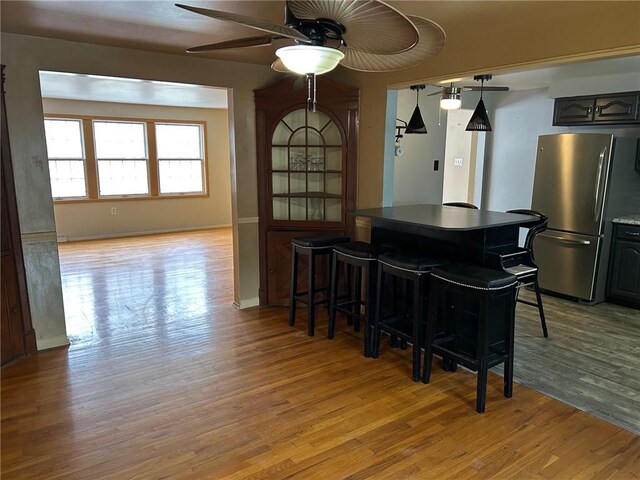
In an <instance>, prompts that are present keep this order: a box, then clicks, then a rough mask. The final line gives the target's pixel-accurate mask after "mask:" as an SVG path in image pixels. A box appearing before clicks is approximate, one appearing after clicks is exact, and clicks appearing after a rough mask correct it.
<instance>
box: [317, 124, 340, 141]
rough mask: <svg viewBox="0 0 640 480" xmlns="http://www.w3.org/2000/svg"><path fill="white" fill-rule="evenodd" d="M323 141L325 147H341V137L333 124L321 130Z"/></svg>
mask: <svg viewBox="0 0 640 480" xmlns="http://www.w3.org/2000/svg"><path fill="white" fill-rule="evenodd" d="M321 133H322V136H323V137H324V141H325V143H326V144H327V145H342V137H341V136H340V130H338V127H337V125H336V124H335V123H333V122H331V123H329V125H327V126H326V127H325V128H324V130H321Z"/></svg>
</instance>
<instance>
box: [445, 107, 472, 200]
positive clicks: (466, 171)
mask: <svg viewBox="0 0 640 480" xmlns="http://www.w3.org/2000/svg"><path fill="white" fill-rule="evenodd" d="M472 113H473V110H469V109H462V108H461V109H459V110H451V111H450V112H448V113H447V137H446V140H445V148H444V162H443V170H444V172H443V174H444V178H443V181H442V203H447V202H467V203H473V201H474V196H473V186H474V185H475V171H476V157H477V145H478V142H477V137H478V135H477V133H476V132H467V131H465V128H466V127H467V124H468V123H469V120H470V119H471V114H472ZM456 159H461V160H462V165H456V164H455V161H456Z"/></svg>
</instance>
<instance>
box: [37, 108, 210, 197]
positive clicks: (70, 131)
mask: <svg viewBox="0 0 640 480" xmlns="http://www.w3.org/2000/svg"><path fill="white" fill-rule="evenodd" d="M50 117H52V118H50ZM50 117H49V116H48V117H46V118H45V119H44V124H45V134H46V135H45V136H46V141H47V151H48V156H49V172H50V177H51V191H52V196H53V197H54V199H55V200H56V201H99V200H101V199H105V200H109V201H111V200H114V199H119V198H129V197H131V196H136V197H138V198H159V197H160V196H162V197H163V198H167V197H178V196H180V197H185V196H202V195H206V193H207V175H206V172H207V164H206V162H207V156H206V148H205V142H204V137H205V131H206V129H205V123H204V122H195V121H190V122H184V121H179V120H165V121H158V122H156V121H154V120H148V119H135V120H133V119H124V118H106V117H87V116H76V115H64V117H63V116H62V115H51V116H50Z"/></svg>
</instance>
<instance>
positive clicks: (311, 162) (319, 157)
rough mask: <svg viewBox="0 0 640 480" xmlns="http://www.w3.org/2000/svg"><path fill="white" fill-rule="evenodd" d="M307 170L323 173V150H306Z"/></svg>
mask: <svg viewBox="0 0 640 480" xmlns="http://www.w3.org/2000/svg"><path fill="white" fill-rule="evenodd" d="M307 169H308V170H310V171H312V172H322V171H324V148H322V147H308V148H307Z"/></svg>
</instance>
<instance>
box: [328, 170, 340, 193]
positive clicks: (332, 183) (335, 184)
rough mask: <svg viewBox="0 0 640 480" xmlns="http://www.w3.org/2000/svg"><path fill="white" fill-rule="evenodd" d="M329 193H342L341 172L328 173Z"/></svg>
mask: <svg viewBox="0 0 640 480" xmlns="http://www.w3.org/2000/svg"><path fill="white" fill-rule="evenodd" d="M326 181H327V187H326V188H327V193H334V194H338V195H340V194H341V193H342V175H341V174H339V173H327V177H326Z"/></svg>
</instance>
